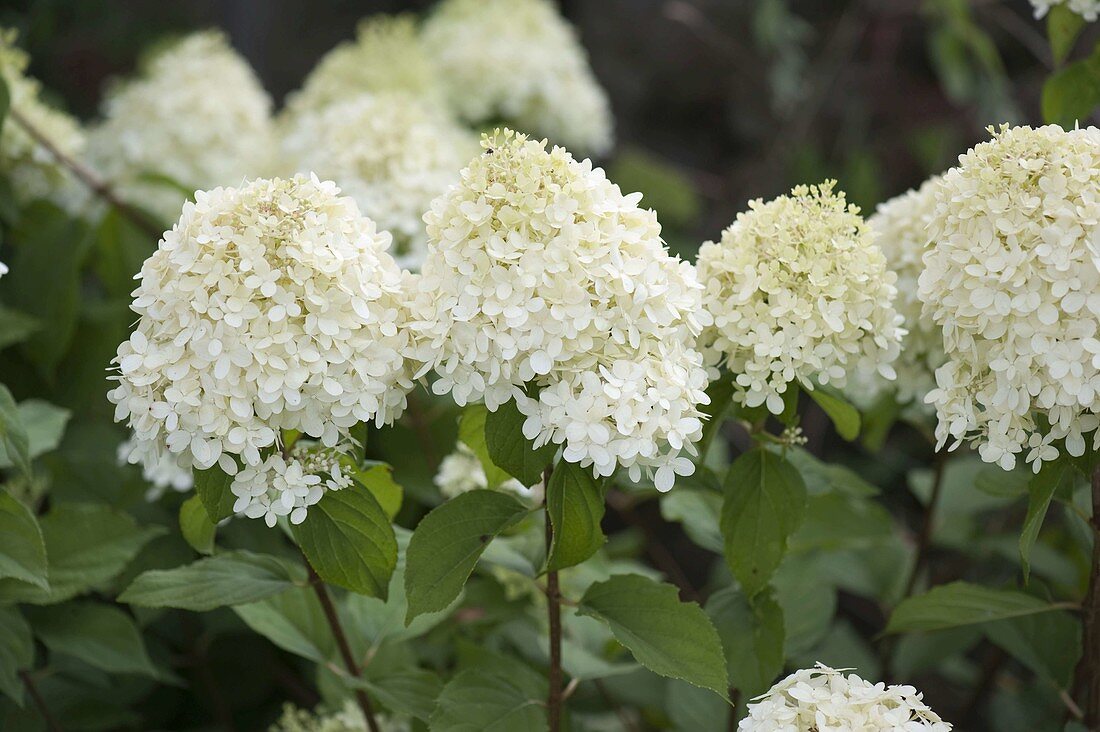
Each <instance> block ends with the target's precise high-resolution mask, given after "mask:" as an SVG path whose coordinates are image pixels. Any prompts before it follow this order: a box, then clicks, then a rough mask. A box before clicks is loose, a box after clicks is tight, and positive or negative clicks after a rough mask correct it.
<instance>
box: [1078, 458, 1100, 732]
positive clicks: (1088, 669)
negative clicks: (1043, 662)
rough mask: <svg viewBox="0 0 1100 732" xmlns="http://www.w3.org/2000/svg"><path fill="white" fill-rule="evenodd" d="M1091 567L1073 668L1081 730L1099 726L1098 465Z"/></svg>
mask: <svg viewBox="0 0 1100 732" xmlns="http://www.w3.org/2000/svg"><path fill="white" fill-rule="evenodd" d="M1089 526H1091V527H1092V566H1091V568H1090V572H1089V589H1088V594H1087V595H1086V596H1085V602H1084V604H1083V606H1082V611H1083V612H1082V623H1083V624H1084V640H1085V646H1084V653H1083V654H1082V655H1081V660H1080V661H1079V662H1078V665H1077V673H1076V676H1077V680H1078V684H1080V685H1082V686H1083V692H1082V696H1081V700H1082V702H1083V704H1082V706H1083V707H1084V713H1085V726H1086V727H1087V728H1088V729H1097V727H1098V726H1100V465H1098V466H1097V467H1096V468H1095V469H1094V470H1093V473H1092V519H1091V520H1090V521H1089Z"/></svg>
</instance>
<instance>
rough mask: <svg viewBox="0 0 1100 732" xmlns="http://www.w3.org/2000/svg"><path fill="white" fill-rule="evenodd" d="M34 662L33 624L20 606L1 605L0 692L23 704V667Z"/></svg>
mask: <svg viewBox="0 0 1100 732" xmlns="http://www.w3.org/2000/svg"><path fill="white" fill-rule="evenodd" d="M33 663H34V638H33V637H32V636H31V626H30V625H28V624H27V621H26V620H24V619H23V616H22V615H21V614H20V613H19V610H18V608H15V607H3V606H0V692H3V693H4V694H6V695H7V696H8V697H10V698H11V699H12V700H14V701H15V703H16V704H18V705H19V706H23V682H22V681H21V680H20V678H19V672H20V671H21V670H22V669H25V668H29V667H30V666H31V665H32V664H33Z"/></svg>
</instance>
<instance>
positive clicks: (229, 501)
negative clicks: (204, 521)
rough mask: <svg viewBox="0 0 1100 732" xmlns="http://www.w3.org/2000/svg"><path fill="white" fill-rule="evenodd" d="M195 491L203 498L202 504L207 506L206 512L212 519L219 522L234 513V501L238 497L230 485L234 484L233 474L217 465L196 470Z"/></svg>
mask: <svg viewBox="0 0 1100 732" xmlns="http://www.w3.org/2000/svg"><path fill="white" fill-rule="evenodd" d="M194 476H195V493H197V494H198V496H199V498H200V499H202V505H203V507H204V508H206V514H207V516H209V517H210V521H211V522H213V523H215V524H216V523H218V522H219V521H221V520H222V519H227V518H229V517H230V516H232V515H233V503H234V502H235V501H236V497H235V496H234V495H233V491H231V490H230V489H229V486H231V485H232V484H233V476H231V475H228V474H227V473H226V472H225V471H224V470H222V469H221V468H220V467H218V466H217V465H214V466H213V467H210V468H207V469H206V470H199V469H197V468H196V469H195V470H194Z"/></svg>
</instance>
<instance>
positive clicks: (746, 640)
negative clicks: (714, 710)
mask: <svg viewBox="0 0 1100 732" xmlns="http://www.w3.org/2000/svg"><path fill="white" fill-rule="evenodd" d="M706 612H707V615H708V616H709V617H710V620H711V622H712V623H714V627H715V629H716V630H717V631H718V636H719V637H720V638H721V639H722V648H723V649H724V651H725V656H726V669H727V672H728V673H729V683H730V686H732V687H733V688H735V689H737V690H738V691H739V692H741V696H742V697H743V698H746V699H752V698H753V697H755V696H757V695H759V694H762V693H764V692H765V691H767V690H768V689H769V688H770V687H771V685H772V682H773V681H774V680H775V677H776V676H778V675H779V673H780V672H781V671H782V670H783V658H784V654H783V643H784V638H785V635H784V630H783V609H782V608H781V607H779V604H778V603H777V602H776V601H775V599H774V598H773V597H772V595H771V593H770V592H762V593H760V594H758V595H757V596H756V598H755V599H754V600H753V602H752V603H750V602H749V600H748V598H747V597H745V593H743V592H741V590H740V589H738V588H736V587H726V588H723V589H721V590H719V591H718V592H716V593H714V594H713V595H711V596H710V598H709V599H708V600H707V607H706Z"/></svg>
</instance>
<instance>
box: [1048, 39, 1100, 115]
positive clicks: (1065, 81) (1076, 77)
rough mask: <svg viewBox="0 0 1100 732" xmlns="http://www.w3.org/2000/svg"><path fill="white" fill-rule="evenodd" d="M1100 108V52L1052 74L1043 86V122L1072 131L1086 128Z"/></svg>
mask: <svg viewBox="0 0 1100 732" xmlns="http://www.w3.org/2000/svg"><path fill="white" fill-rule="evenodd" d="M1098 104H1100V52H1097V51H1094V52H1093V54H1092V55H1091V56H1089V57H1088V58H1086V59H1082V60H1081V61H1076V62H1074V63H1071V64H1069V65H1068V66H1065V67H1063V68H1062V69H1060V70H1058V71H1056V72H1055V73H1053V74H1051V76H1050V77H1049V78H1048V79H1047V80H1046V83H1045V84H1043V98H1042V109H1043V119H1044V120H1045V121H1046V122H1048V123H1053V124H1058V125H1061V126H1062V127H1064V128H1066V129H1069V128H1070V127H1073V126H1074V125H1075V124H1077V123H1078V122H1080V123H1081V124H1085V123H1086V122H1087V121H1088V119H1089V117H1091V116H1092V112H1093V110H1094V109H1096V106H1097V105H1098Z"/></svg>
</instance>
